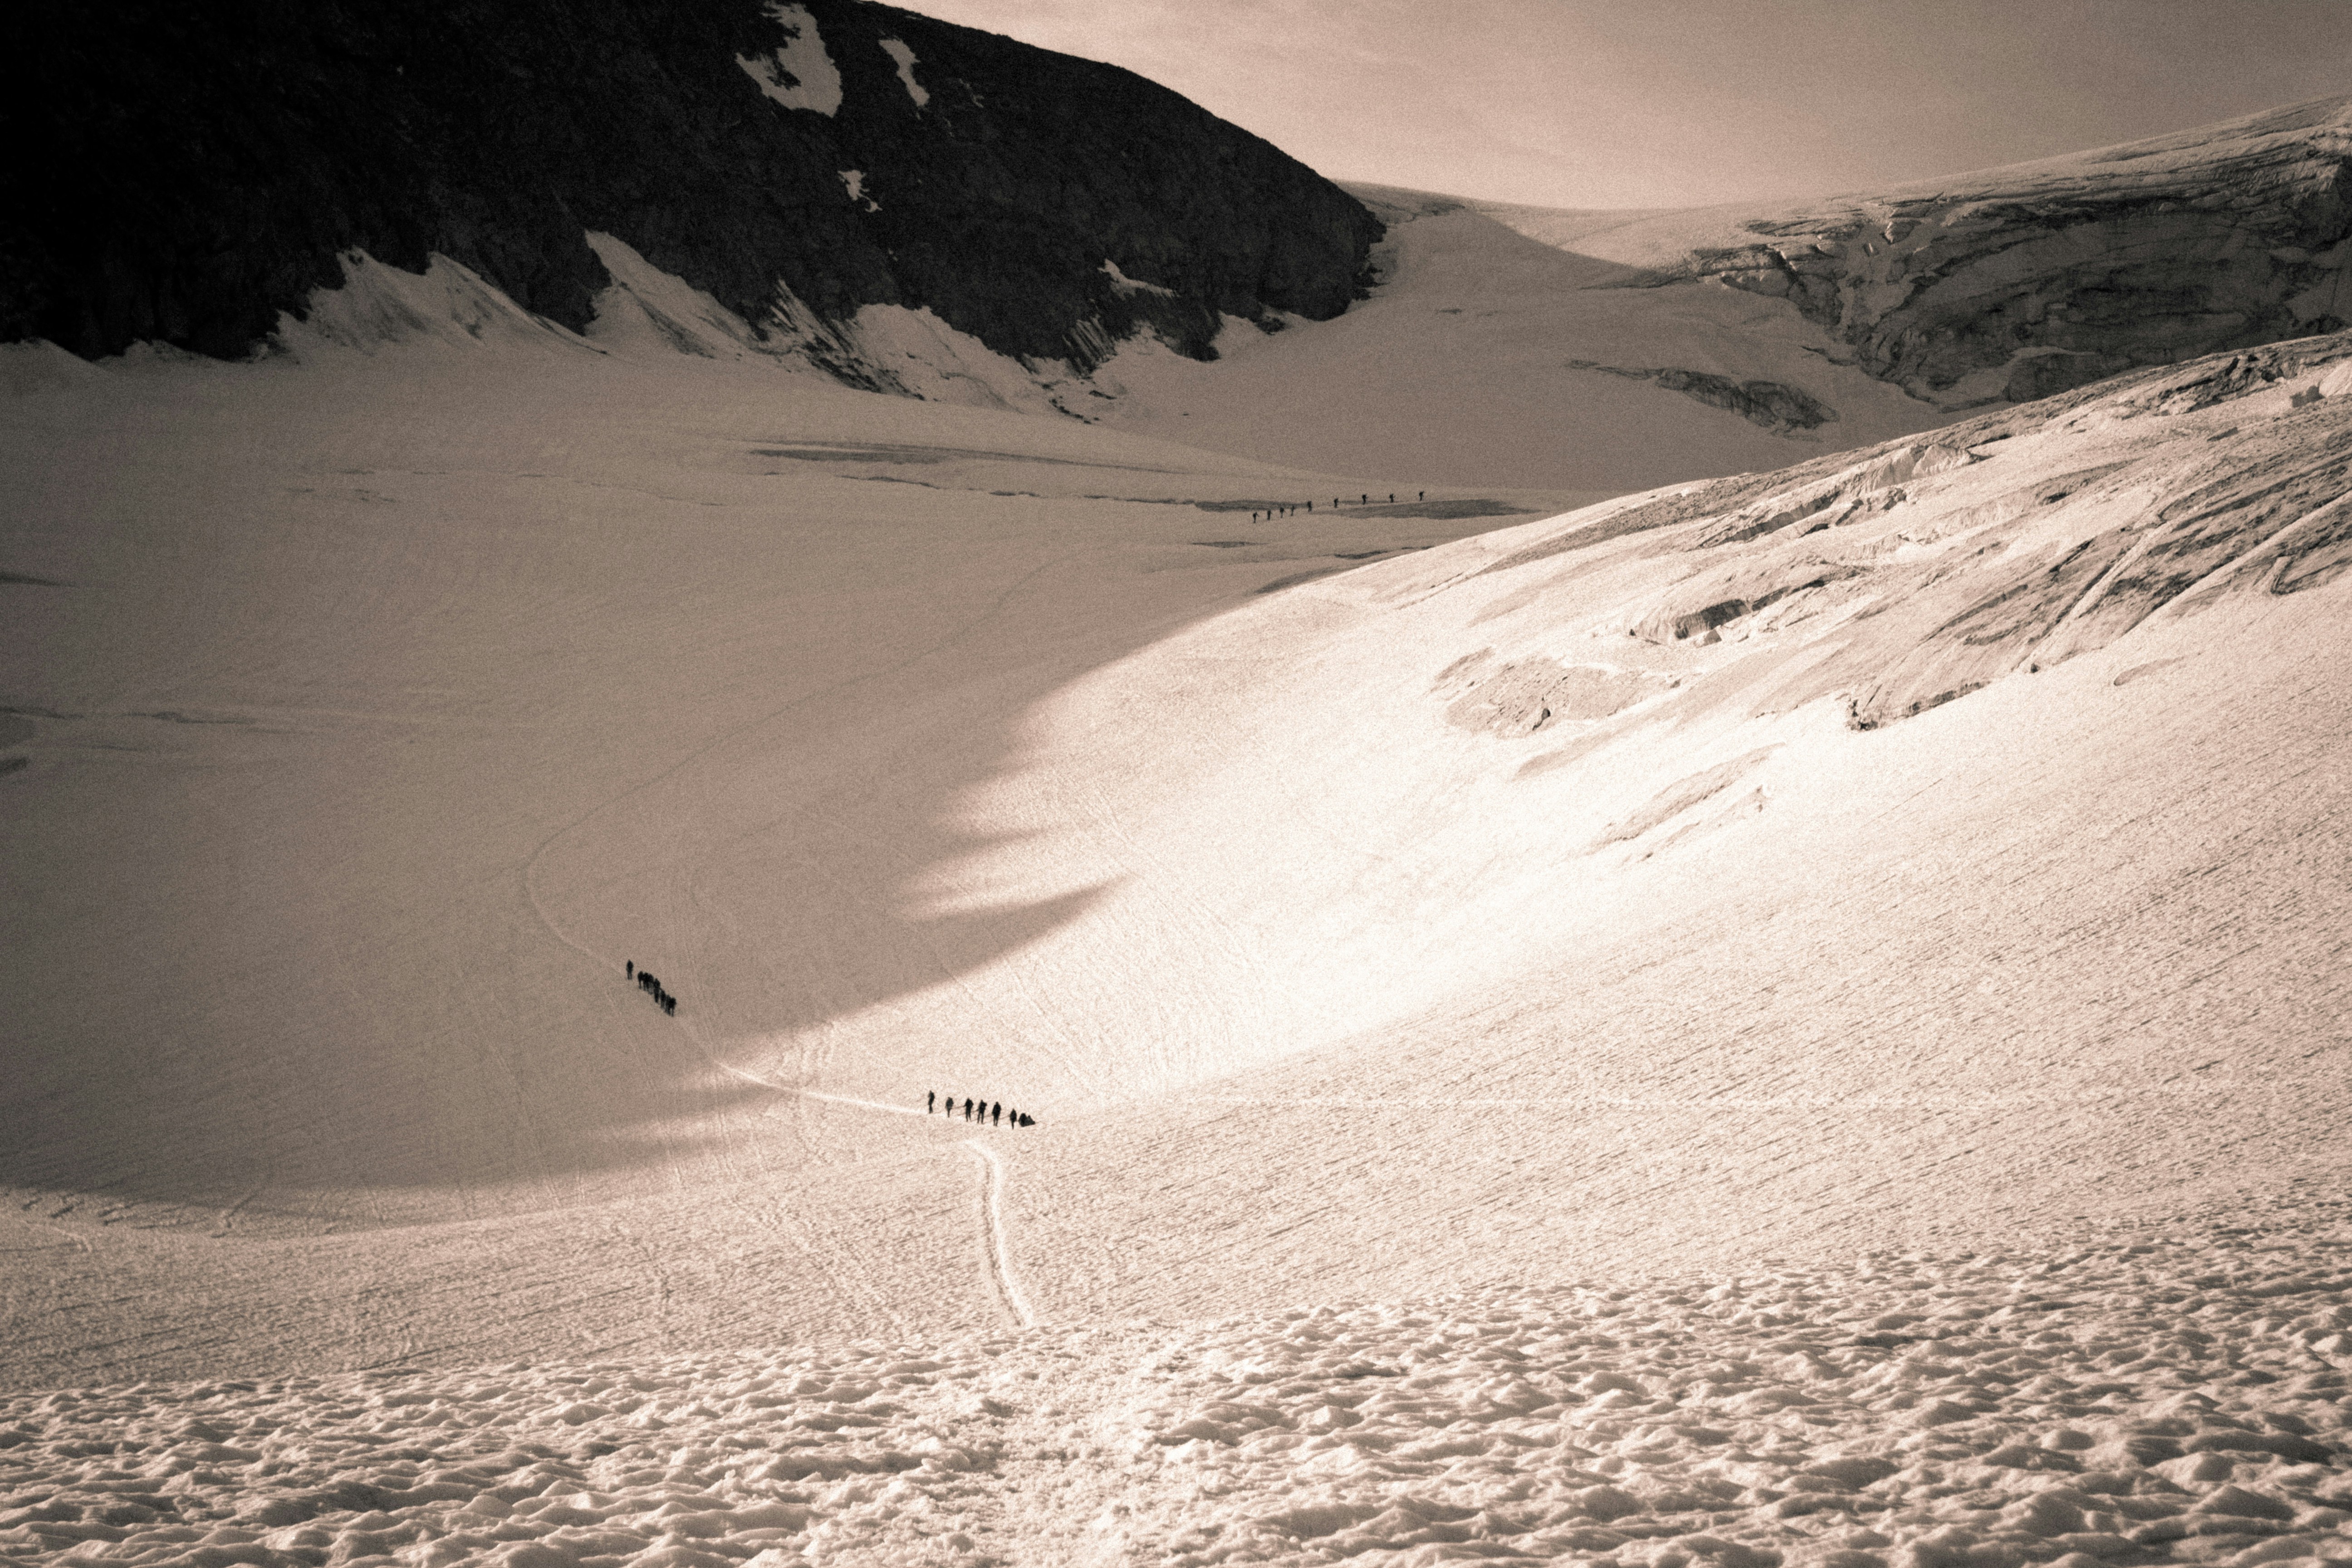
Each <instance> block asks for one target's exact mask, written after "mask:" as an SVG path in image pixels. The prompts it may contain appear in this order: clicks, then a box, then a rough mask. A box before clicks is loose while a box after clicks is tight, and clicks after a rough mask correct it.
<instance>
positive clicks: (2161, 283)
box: [1506, 98, 2352, 410]
mask: <svg viewBox="0 0 2352 1568" xmlns="http://www.w3.org/2000/svg"><path fill="white" fill-rule="evenodd" d="M2347 169H2352V99H2343V98H2338V99H2327V100H2320V101H2317V102H2313V103H2305V104H2298V105H2294V106H2291V107H2288V108H2284V109H2277V110H2269V111H2266V112H2264V113H2262V114H2257V115H2252V116H2248V117H2247V118H2244V119H2242V120H2236V121H2229V122H2227V123H2225V124H2221V125H2213V126H2206V127H2201V128H2199V129H2197V130H2194V131H2186V132H2178V133H2176V134H2173V135H2169V136H2161V137H2156V138H2153V139H2151V140H2148V141H2145V142H2130V143H2126V144H2125V145H2122V146H2116V147H2108V148H2103V149H2100V150H2097V151H2094V152H2088V153H2075V154H2072V155H2069V156H2065V157H2060V158H2050V159H2044V160H2042V161H2040V162H2036V163H2020V164H2014V165H2011V166H2010V167H2007V168H2002V169H1994V170H1990V171H1985V172H1982V173H1979V174H1964V175H1958V176H1954V177H1952V178H1949V179H1946V180H1939V181H1934V182H1928V183H1924V184H1915V185H1910V186H1906V187H1902V188H1899V189H1896V190H1894V191H1889V192H1885V193H1883V194H1879V195H1865V196H1854V197H1847V198H1839V199H1834V200H1830V201H1823V202H1817V203H1811V204H1808V205H1801V206H1798V207H1794V208H1790V209H1786V210H1782V211H1779V212H1774V213H1768V214H1764V215H1761V216H1755V215H1753V214H1752V213H1749V214H1740V215H1734V214H1732V213H1731V212H1730V211H1729V209H1718V210H1717V211H1715V212H1713V213H1711V214H1687V213H1678V214H1670V215H1666V216H1662V217H1656V218H1651V219H1647V220H1645V221H1641V222H1635V223H1632V224H1628V225H1625V226H1622V227H1619V228H1617V229H1614V230H1612V231H1610V232H1608V233H1604V234H1601V235H1599V236H1597V237H1592V238H1591V239H1590V240H1589V241H1586V240H1584V239H1582V237H1579V238H1578V239H1575V240H1570V239H1567V238H1565V237H1563V238H1562V239H1561V240H1559V241H1558V242H1559V243H1562V244H1564V245H1565V246H1566V247H1568V248H1572V249H1578V250H1590V251H1591V253H1593V254H1596V255H1600V256H1603V257H1606V258H1611V259H1620V260H1627V261H1635V262H1638V263H1641V264H1644V265H1646V266H1648V267H1649V268H1651V269H1652V270H1651V273H1650V276H1649V279H1647V280H1648V281H1652V282H1661V283H1667V284H1672V283H1681V282H1690V281H1695V280H1702V279H1712V280H1714V281H1717V282H1719V283H1723V284H1727V285H1728V286H1730V287H1732V288H1735V289H1744V290H1748V291H1749V292H1753V293H1758V294H1763V295H1768V296H1771V297H1774V298H1779V299H1785V300H1788V301H1789V302H1790V304H1792V305H1793V306H1795V308H1796V309H1797V310H1798V311H1799V312H1800V313H1801V315H1802V316H1803V317H1804V318H1805V319H1806V320H1807V321H1811V322H1812V323H1813V324H1814V325H1816V326H1817V327H1819V328H1821V329H1822V330H1823V331H1824V332H1825V333H1826V334H1827V337H1828V339H1829V343H1828V345H1827V347H1828V353H1830V355H1831V357H1832V359H1834V360H1838V361H1840V362H1843V363H1853V364H1854V365H1856V366H1858V367H1859V368H1860V369H1862V370H1864V372H1866V373H1867V374H1871V375H1873V376H1875V377H1877V378H1879V379H1880V380H1883V381H1888V382H1892V383H1894V384H1897V385H1899V386H1901V387H1902V388H1903V389H1904V390H1905V391H1906V392H1907V393H1909V394H1911V395H1913V396H1915V397H1918V398H1921V399H1924V400H1926V401H1927V402H1930V403H1933V404H1935V405H1938V406H1940V407H1943V408H1946V409H1950V410H1959V409H1965V408H1970V407H1976V406H1979V405H1985V404H1989V403H1994V402H1998V401H2001V400H2007V401H2010V402H2013V403H2023V402H2030V401H2032V399H2034V398H2037V397H2043V396H2047V395H2050V394H2052V393H2056V392H2063V391H2066V390H2068V389H2070V388H2073V387H2076V386H2080V385H2084V384H2087V383H2089V382H2094V381H2097V380H2100V379H2102V378H2104V377H2106V376H2110V375H2115V374H2119V373H2120V372H2123V371H2126V370H2132V369H2136V368H2138V367H2140V366H2145V365H2153V364H2170V363H2177V362H2179V361H2180V360H2184V359H2190V358H2194V357H2196V356H2197V355H2200V354H2205V353H2214V352H2216V351H2219V350H2227V349H2236V348H2250V347H2253V346H2256V345H2259V344H2263V343H2268V342H2278V341H2280V340H2282V339H2286V338H2296V337H2303V336H2306V335H2310V334H2313V333H2320V332H2330V331H2338V330H2340V329H2341V328H2343V327H2344V326H2345V325H2346V323H2347V320H2352V289H2347V287H2346V282H2345V273H2346V269H2347V266H2352V201H2348V200H2347V184H2352V181H2347ZM1506 221H1509V220H1508V219H1506ZM1539 226H1540V225H1539V224H1538V227H1539Z"/></svg>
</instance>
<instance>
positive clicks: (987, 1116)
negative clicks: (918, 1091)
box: [923, 1089, 1037, 1127]
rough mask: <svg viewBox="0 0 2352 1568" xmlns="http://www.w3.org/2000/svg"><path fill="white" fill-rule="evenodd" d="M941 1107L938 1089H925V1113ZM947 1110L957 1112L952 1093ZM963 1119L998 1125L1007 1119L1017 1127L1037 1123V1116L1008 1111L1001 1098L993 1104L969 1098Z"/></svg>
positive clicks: (964, 1106) (927, 1113) (1001, 1124)
mask: <svg viewBox="0 0 2352 1568" xmlns="http://www.w3.org/2000/svg"><path fill="white" fill-rule="evenodd" d="M939 1109H940V1097H939V1092H938V1091H937V1090H936V1089H926V1090H924V1091H923V1114H924V1115H926V1116H929V1114H931V1112H933V1111H934V1110H939ZM947 1112H948V1114H949V1115H950V1116H953V1115H954V1114H955V1113H956V1098H955V1096H954V1095H952V1094H951V1095H949V1096H948V1103H947ZM963 1119H964V1120H965V1121H978V1122H982V1123H984V1124H993V1125H995V1126H998V1127H1002V1126H1003V1125H1004V1124H1005V1123H1006V1122H1007V1121H1010V1122H1012V1123H1013V1126H1015V1127H1034V1126H1036V1125H1037V1119H1036V1118H1035V1117H1034V1116H1026V1115H1024V1114H1023V1113H1022V1112H1020V1111H1018V1110H1014V1111H1007V1110H1005V1109H1004V1105H1003V1101H1001V1100H1000V1101H998V1102H997V1103H996V1104H994V1105H991V1104H989V1103H988V1101H986V1100H971V1099H969V1098H967V1099H966V1100H964V1102H963Z"/></svg>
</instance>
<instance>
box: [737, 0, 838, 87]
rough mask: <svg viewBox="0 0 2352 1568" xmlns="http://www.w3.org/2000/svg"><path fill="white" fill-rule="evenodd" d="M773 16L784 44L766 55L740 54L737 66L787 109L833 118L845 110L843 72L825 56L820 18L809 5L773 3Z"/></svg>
mask: <svg viewBox="0 0 2352 1568" xmlns="http://www.w3.org/2000/svg"><path fill="white" fill-rule="evenodd" d="M765 9H766V11H767V14H768V16H771V17H772V18H773V19H774V21H775V23H776V25H777V26H780V27H782V29H783V32H784V41H783V42H782V43H781V44H779V45H777V46H776V47H775V49H774V51H773V52H772V53H770V54H764V55H737V56H736V57H735V63H736V64H737V65H739V66H740V67H742V68H743V73H744V74H745V75H746V76H748V77H750V78H751V79H752V80H753V81H755V82H757V83H759V84H760V91H761V93H762V94H763V95H765V96H766V97H768V98H770V99H772V100H774V101H776V102H777V103H780V104H782V105H783V106H784V107H785V108H786V109H805V110H810V111H811V112H813V113H816V114H824V115H831V114H834V113H835V112H837V111H838V110H840V108H841V71H840V68H838V67H836V66H835V64H834V63H833V57H832V56H831V55H829V54H827V53H825V49H824V37H823V36H822V35H820V34H819V33H818V32H817V30H816V18H815V17H814V16H810V15H809V13H808V7H807V6H805V5H782V4H780V3H778V0H769V4H768V5H767V6H766V7H765Z"/></svg>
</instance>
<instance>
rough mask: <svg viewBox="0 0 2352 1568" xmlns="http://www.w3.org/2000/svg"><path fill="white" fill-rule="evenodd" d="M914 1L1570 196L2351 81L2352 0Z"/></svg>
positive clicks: (1473, 173) (1733, 193) (2033, 143)
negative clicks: (1794, 0)
mask: <svg viewBox="0 0 2352 1568" xmlns="http://www.w3.org/2000/svg"><path fill="white" fill-rule="evenodd" d="M900 3H901V4H904V3H905V0H900ZM908 9H912V10H917V11H920V12H923V13H924V14H926V15H928V16H937V17H940V18H941V19H943V20H946V21H950V22H957V23H961V24H962V25H964V26H973V27H982V28H985V29H987V30H988V31H991V32H996V33H1003V34H1008V35H1010V36H1011V37H1016V38H1020V39H1022V40H1024V42H1027V43H1032V44H1036V45H1039V46H1041V47H1045V48H1051V49H1058V50H1061V51H1063V52H1065V53H1067V54H1075V55H1083V56H1086V57H1087V58H1090V59H1098V60H1108V61H1110V62H1112V63H1113V64H1116V65H1120V66H1124V67H1126V68H1129V70H1133V71H1136V72H1138V73H1139V74H1141V75H1143V76H1147V77H1150V78H1151V79H1153V80H1155V81H1158V82H1160V83H1162V84H1164V85H1166V86H1168V87H1171V88H1173V89H1176V90H1177V91H1179V92H1181V93H1183V94H1184V95H1185V96H1186V97H1188V98H1190V99H1192V100H1194V101H1195V102H1197V103H1199V104H1201V105H1202V106H1203V107H1204V108H1206V109H1208V110H1212V111H1213V112H1214V113H1216V114H1218V115H1220V116H1222V117H1223V118H1224V119H1226V120H1229V121H1233V122H1234V123H1235V124H1237V125H1240V126H1243V127H1244V128H1245V129H1247V130H1249V131H1252V132H1255V133H1256V134H1258V135H1260V136H1263V137H1265V139H1266V140H1267V141H1269V142H1274V143H1275V144H1276V146H1278V147H1281V148H1282V149H1284V150H1285V151H1286V152H1288V153H1291V154H1292V155H1293V156H1294V157H1297V158H1298V159H1300V160H1301V161H1303V162H1305V163H1308V164H1310V165H1312V166H1313V167H1314V168H1316V169H1318V170H1319V171H1320V172H1321V173H1323V174H1327V175H1329V176H1331V177H1332V178H1334V179H1343V180H1346V179H1352V180H1369V181H1375V182H1380V183H1382V184H1396V185H1406V186H1411V187H1414V188H1417V189H1422V190H1434V191H1444V192H1448V193H1452V194H1454V195H1471V196H1482V197H1486V198H1489V199H1492V200H1497V201H1507V202H1527V203H1532V204H1536V205H1547V206H1570V207H1628V206H1633V207H1641V206H1685V205H1706V204H1712V203H1717V202H1735V201H1750V200H1757V199H1777V198H1780V197H1787V196H1801V195H1827V194H1831V193H1834V192H1842V191H1855V190H1867V189H1871V188H1874V187H1878V186H1883V185H1887V184H1899V183H1901V182H1904V181H1906V180H1914V179H1927V178H1932V177H1934V176H1937V175H1940V174H1958V173H1960V172H1962V171H1965V170H1969V169H1980V168H1989V167H1992V166H1994V165H1997V164H2001V163H2018V162H2021V161H2022V160H2025V159H2030V158H2040V157H2048V156H2051V155H2053V154H2055V153H2071V152H2076V151H2079V150H2082V149H2084V148H2088V147H2098V146H2105V145H2107V144H2110V143H2112V142H2126V141H2131V140H2134V139H2136V138H2138V137H2142V136H2151V135H2156V134H2158V133H2160V132H2168V131H2177V130H2183V129H2186V128H2189V127H2191V126H2196V125H2201V124H2207V123H2210V122H2211V121H2219V120H2228V119H2232V118H2235V117H2236V116H2239V115H2242V114H2249V113H2252V112H2253V111H2255V110H2262V109H2267V108H2271V107H2273V106H2275V105H2278V104H2284V103H2294V102H2299V101H2302V100H2307V99H2314V98H2326V97H2332V96H2336V95H2338V94H2343V93H2352V0H1812V3H1811V4H1780V3H1774V0H913V3H912V4H911V5H908Z"/></svg>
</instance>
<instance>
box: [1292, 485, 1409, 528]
mask: <svg viewBox="0 0 2352 1568" xmlns="http://www.w3.org/2000/svg"><path fill="white" fill-rule="evenodd" d="M1428 499H1429V492H1428V491H1427V490H1416V491H1414V492H1413V500H1417V501H1420V500H1428ZM1331 504H1332V506H1334V507H1345V506H1346V505H1347V504H1348V503H1347V501H1346V500H1345V499H1343V498H1341V497H1339V496H1333V497H1332V498H1331ZM1356 504H1357V505H1358V506H1370V505H1371V504H1372V497H1371V492H1370V491H1369V490H1368V491H1366V492H1364V493H1363V494H1362V495H1360V496H1358V497H1357V498H1356ZM1388 504H1389V505H1391V506H1394V505H1396V491H1394V490H1391V491H1390V492H1389V499H1388ZM1297 510H1298V509H1297V507H1295V506H1274V507H1268V508H1266V509H1265V510H1264V511H1254V512H1252V513H1250V521H1252V522H1260V521H1264V522H1272V521H1274V520H1275V519H1276V518H1277V517H1288V516H1289V515H1290V514H1291V513H1292V512H1295V511H1297ZM1307 510H1308V511H1313V510H1315V503H1314V502H1313V501H1308V502H1307Z"/></svg>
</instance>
